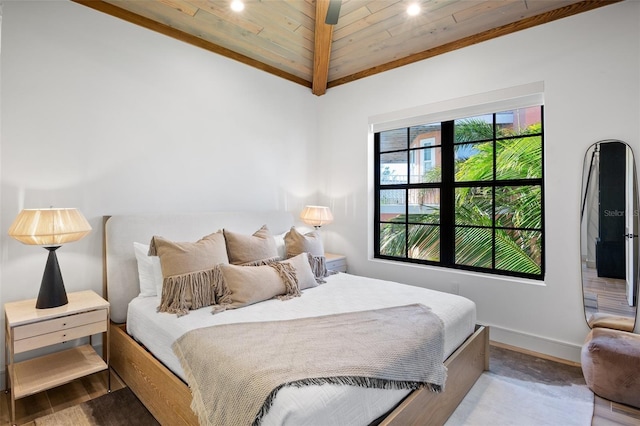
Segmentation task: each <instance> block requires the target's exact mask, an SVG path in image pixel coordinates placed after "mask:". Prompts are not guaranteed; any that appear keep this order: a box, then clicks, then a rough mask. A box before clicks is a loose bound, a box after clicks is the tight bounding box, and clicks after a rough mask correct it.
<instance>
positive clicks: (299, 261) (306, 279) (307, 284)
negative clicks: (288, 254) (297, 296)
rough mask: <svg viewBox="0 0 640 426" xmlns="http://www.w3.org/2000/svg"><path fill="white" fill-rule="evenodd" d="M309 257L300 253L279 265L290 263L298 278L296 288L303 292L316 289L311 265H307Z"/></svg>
mask: <svg viewBox="0 0 640 426" xmlns="http://www.w3.org/2000/svg"><path fill="white" fill-rule="evenodd" d="M310 257H311V255H310V254H307V253H300V254H299V255H297V256H294V257H292V258H290V259H287V260H283V261H282V262H280V263H290V264H291V265H292V266H293V268H294V269H295V271H296V276H297V277H298V288H299V289H300V290H304V289H306V288H311V287H317V285H318V282H317V281H316V277H315V276H314V275H313V271H312V270H311V265H310V263H309V259H310Z"/></svg>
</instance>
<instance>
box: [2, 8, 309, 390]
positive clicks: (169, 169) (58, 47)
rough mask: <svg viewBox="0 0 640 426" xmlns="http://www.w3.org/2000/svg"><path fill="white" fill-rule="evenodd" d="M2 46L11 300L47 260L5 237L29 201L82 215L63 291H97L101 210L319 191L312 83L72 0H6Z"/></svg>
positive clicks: (201, 205)
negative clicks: (83, 231)
mask: <svg viewBox="0 0 640 426" xmlns="http://www.w3.org/2000/svg"><path fill="white" fill-rule="evenodd" d="M1 53H2V68H1V75H2V88H1V90H2V117H1V118H2V135H1V136H2V138H1V145H0V148H1V153H0V155H1V163H0V170H1V189H0V190H1V202H0V206H1V210H0V214H1V224H0V225H1V226H0V247H1V250H2V256H1V264H0V268H1V276H0V278H1V281H0V292H1V293H0V299H1V302H2V303H5V302H8V301H13V300H19V299H25V298H35V297H36V296H37V294H38V289H39V286H40V280H41V277H42V272H43V270H44V265H45V262H46V251H45V250H43V249H42V248H39V247H33V246H24V245H22V244H20V243H18V242H17V241H15V240H13V239H11V238H9V237H7V229H8V228H9V226H10V224H11V222H12V221H13V219H14V218H15V216H16V215H17V213H18V212H19V211H20V209H22V208H35V207H48V206H50V205H53V206H56V207H77V208H79V209H80V210H81V211H82V212H83V213H84V215H85V216H86V217H87V219H88V220H89V222H90V223H91V225H92V227H93V232H92V233H91V234H90V235H89V236H88V237H86V238H85V239H83V240H81V241H79V242H76V243H73V244H69V245H65V246H64V247H62V248H61V249H59V250H58V259H59V263H60V267H61V269H62V274H63V277H64V280H65V286H66V288H67V291H77V290H84V289H93V290H95V291H96V292H98V293H99V294H101V292H102V266H101V262H102V261H101V251H102V246H101V244H102V235H101V223H102V216H103V215H108V214H117V213H138V212H190V211H213V210H260V209H263V210H271V209H284V210H289V211H291V212H292V213H294V214H297V213H299V212H300V211H301V209H302V207H303V205H304V204H305V200H309V199H312V198H314V197H315V194H314V191H315V189H314V188H315V184H314V183H313V182H314V180H312V177H315V175H314V170H313V164H314V162H313V161H312V159H314V158H315V157H316V148H315V147H316V136H315V135H316V118H315V111H316V98H315V97H314V96H312V95H311V93H310V89H306V88H304V87H301V86H299V85H296V84H293V83H290V82H288V81H285V80H283V79H280V78H278V77H275V76H272V75H270V74H267V73H264V72H262V71H259V70H257V69H254V68H251V67H248V66H246V65H243V64H240V63H238V62H234V61H231V60H229V59H226V58H223V57H221V56H218V55H215V54H212V53H210V52H208V51H205V50H202V49H198V48H196V47H193V46H190V45H187V44H184V43H182V42H179V41H177V40H174V39H171V38H168V37H166V36H163V35H160V34H157V33H154V32H151V31H149V30H146V29H143V28H141V27H137V26H135V25H132V24H129V23H126V22H124V21H121V20H118V19H116V18H113V17H110V16H107V15H105V14H102V13H99V12H96V11H94V10H92V9H89V8H87V7H84V6H81V5H78V4H75V3H71V2H67V1H53V2H52V1H44V2H38V1H29V2H22V1H20V2H13V1H10V2H5V3H4V4H3V19H2V50H1ZM0 321H2V327H1V329H2V330H3V331H4V315H2V320H0ZM3 331H2V332H0V333H3ZM3 336H4V334H2V335H0V337H1V338H2V341H4V337H3ZM3 353H4V345H2V354H3ZM2 369H4V362H2ZM2 383H4V381H3V382H2Z"/></svg>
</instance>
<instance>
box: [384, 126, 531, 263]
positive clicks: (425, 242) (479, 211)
mask: <svg viewBox="0 0 640 426" xmlns="http://www.w3.org/2000/svg"><path fill="white" fill-rule="evenodd" d="M540 131H541V127H540V125H535V126H530V127H527V128H524V129H517V130H516V131H513V130H512V129H498V130H497V131H496V134H497V137H498V138H499V139H498V140H497V141H496V145H495V149H496V152H495V163H496V166H495V173H496V179H497V180H498V181H500V180H512V179H514V180H515V179H529V178H540V177H542V139H541V136H540ZM492 138H493V126H492V125H491V124H488V123H486V122H484V121H481V120H467V121H460V122H456V128H455V142H456V144H457V145H456V149H461V147H462V146H464V144H465V143H473V148H474V149H473V150H472V151H471V152H472V154H471V155H470V156H469V157H468V158H462V159H459V160H457V161H456V164H455V167H456V169H455V170H456V171H455V180H456V182H460V183H464V182H483V181H489V180H493V173H494V152H493V149H494V147H493V143H492V142H484V143H483V142H476V141H486V140H490V139H492ZM429 173H430V174H431V175H433V176H439V175H440V170H439V168H438V169H436V170H432V171H430V172H429ZM429 181H431V180H429ZM492 192H493V188H492V187H490V186H482V184H481V183H478V184H470V185H469V186H462V187H458V188H456V192H455V223H456V225H458V226H456V231H455V247H456V251H455V253H456V254H455V257H456V259H455V262H456V264H460V265H469V266H476V267H483V268H491V267H492V265H493V247H494V243H495V267H496V269H499V270H505V271H515V272H520V273H531V274H539V273H540V272H541V259H542V254H541V253H542V241H541V232H540V229H541V227H542V191H541V188H540V186H538V185H520V186H498V187H496V193H495V194H493V193H492ZM494 197H495V217H493V208H494V206H493V199H494ZM439 217H440V212H439V211H438V210H437V208H436V209H434V211H433V213H430V214H425V215H420V216H419V217H414V216H412V217H411V218H410V221H409V222H410V223H416V222H419V223H439ZM396 219H397V220H394V222H397V221H399V222H405V217H404V215H399V216H398V217H397V218H396ZM494 220H495V226H496V228H495V232H494V231H493V230H492V229H491V228H492V226H493V223H494ZM380 246H381V250H380V251H381V253H382V254H385V255H389V256H395V257H405V256H407V257H409V258H412V259H425V260H432V261H438V260H439V258H440V228H439V227H437V226H425V225H411V224H410V225H409V226H408V227H407V228H406V233H405V227H404V226H401V225H393V226H391V225H382V227H381V232H380Z"/></svg>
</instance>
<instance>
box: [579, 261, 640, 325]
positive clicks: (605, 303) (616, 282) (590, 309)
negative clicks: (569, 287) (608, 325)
mask: <svg viewBox="0 0 640 426" xmlns="http://www.w3.org/2000/svg"><path fill="white" fill-rule="evenodd" d="M582 279H583V284H584V287H583V291H584V299H585V300H584V306H585V309H586V314H587V317H589V316H590V315H591V314H594V313H596V312H601V313H606V314H610V315H614V316H623V317H630V318H634V317H635V315H636V314H635V307H632V306H629V303H628V301H627V295H626V282H625V280H621V279H615V278H602V277H598V275H597V274H596V270H595V269H594V268H587V267H586V265H585V262H582Z"/></svg>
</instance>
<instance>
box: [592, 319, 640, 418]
mask: <svg viewBox="0 0 640 426" xmlns="http://www.w3.org/2000/svg"><path fill="white" fill-rule="evenodd" d="M581 361H582V372H583V374H584V379H585V381H586V382H587V386H589V388H590V389H591V390H592V391H593V392H594V393H595V394H597V395H599V396H601V397H602V398H605V399H608V400H610V401H615V402H619V403H621V404H626V405H630V406H632V407H637V408H640V335H638V334H633V333H628V332H626V331H620V330H612V329H608V328H594V329H593V330H591V331H590V332H589V334H588V335H587V339H586V341H585V343H584V345H583V346H582V352H581Z"/></svg>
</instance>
